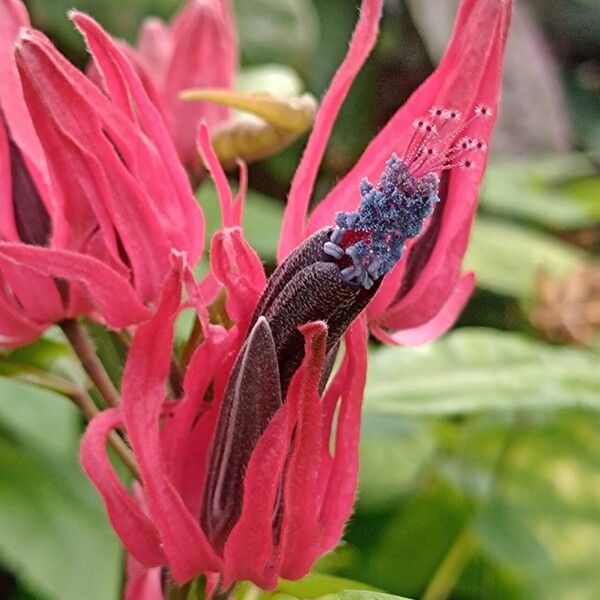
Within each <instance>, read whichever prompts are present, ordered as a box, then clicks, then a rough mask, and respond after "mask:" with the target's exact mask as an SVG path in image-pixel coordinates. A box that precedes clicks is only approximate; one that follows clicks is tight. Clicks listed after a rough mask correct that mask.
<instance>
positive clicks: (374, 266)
mask: <svg viewBox="0 0 600 600" xmlns="http://www.w3.org/2000/svg"><path fill="white" fill-rule="evenodd" d="M438 188H439V178H438V176H437V175H436V174H435V173H428V174H427V175H424V176H423V177H415V176H414V175H413V174H412V173H411V172H410V170H409V168H408V166H407V165H406V163H405V162H404V161H403V160H402V159H400V158H398V156H397V155H396V154H392V156H391V157H390V159H389V160H388V161H387V163H386V166H385V170H384V171H383V173H382V174H381V176H380V178H379V182H378V184H377V186H374V185H373V184H372V183H371V182H370V181H369V180H368V179H367V178H365V179H363V180H362V181H361V183H360V196H361V200H360V205H359V207H358V209H357V210H356V211H353V212H339V213H337V215H336V219H335V222H336V225H337V227H336V228H335V229H334V231H333V233H332V234H331V241H330V242H327V243H326V244H325V246H327V248H324V249H325V252H326V253H327V254H329V255H330V256H333V257H334V258H338V256H337V254H339V252H338V251H337V249H338V248H339V249H340V250H341V249H342V248H341V247H340V246H339V244H340V243H341V242H342V240H343V238H344V236H345V234H346V233H347V232H355V233H358V234H359V236H360V239H359V241H357V242H355V243H354V244H352V245H351V246H348V247H347V248H346V249H345V253H346V255H347V256H349V257H350V258H351V259H352V263H353V264H352V266H351V267H348V268H345V269H343V270H342V278H343V279H344V280H345V281H352V282H353V283H358V284H360V285H362V286H363V287H365V288H366V289H369V288H370V287H372V286H373V283H374V281H375V280H377V279H379V277H382V276H383V275H385V274H386V273H388V272H389V271H391V269H392V268H393V267H394V265H395V264H396V263H397V262H398V261H399V260H400V258H401V257H402V253H403V251H404V248H405V244H406V241H407V240H408V239H410V238H413V237H415V236H417V235H418V234H419V233H420V232H421V230H422V229H423V223H424V221H425V219H426V218H427V217H428V216H429V215H431V213H432V212H433V209H434V207H435V204H436V203H437V202H438V201H439V196H438ZM329 244H330V245H329ZM334 252H335V255H334Z"/></svg>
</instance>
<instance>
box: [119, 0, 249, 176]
mask: <svg viewBox="0 0 600 600" xmlns="http://www.w3.org/2000/svg"><path fill="white" fill-rule="evenodd" d="M128 55H129V56H130V58H131V59H132V61H133V63H134V65H135V66H136V69H137V70H138V73H139V75H140V77H141V80H142V82H143V83H144V86H145V87H146V90H147V91H148V94H149V95H150V97H151V98H152V99H153V100H154V101H155V103H156V105H157V106H158V107H159V109H160V110H161V112H162V114H163V115H164V118H165V120H166V122H167V124H168V126H169V128H170V131H171V133H172V136H173V140H174V141H175V146H176V147H177V151H178V152H179V156H180V158H181V161H182V162H183V164H184V166H185V167H186V168H188V169H192V170H195V169H196V168H197V167H198V166H199V157H198V151H197V148H196V128H197V126H198V123H200V121H201V120H202V119H204V120H205V121H206V122H207V123H208V124H209V125H211V126H212V125H216V124H218V123H221V122H223V121H225V120H227V118H228V117H229V109H228V108H227V107H225V106H222V105H219V104H214V103H209V102H185V101H182V100H180V98H179V94H180V93H181V92H182V91H183V90H186V89H191V88H225V89H227V88H231V87H232V85H233V78H234V75H235V72H236V69H237V63H238V48H237V39H236V33H235V23H234V19H233V12H232V10H231V6H230V4H229V0H188V1H187V2H186V3H185V5H184V6H183V7H182V8H181V9H180V10H179V11H178V12H177V13H176V14H175V16H174V17H173V19H172V20H171V22H170V23H169V24H166V23H164V22H163V21H161V20H160V19H158V18H156V17H151V18H148V19H147V20H146V21H145V22H144V23H143V25H142V27H141V29H140V33H139V38H138V44H137V49H136V50H133V49H128Z"/></svg>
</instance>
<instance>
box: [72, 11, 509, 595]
mask: <svg viewBox="0 0 600 600" xmlns="http://www.w3.org/2000/svg"><path fill="white" fill-rule="evenodd" d="M381 8H382V0H364V1H363V3H362V9H361V15H360V19H359V23H358V25H357V28H356V31H355V32H354V35H353V38H352V41H351V44H350V49H349V52H348V55H347V57H346V59H345V61H344V63H343V64H342V66H341V67H340V69H339V71H338V73H337V74H336V76H335V78H334V80H333V82H332V85H331V87H330V89H329V91H328V93H327V94H326V96H325V98H324V100H323V105H322V108H321V111H320V113H319V116H318V118H317V122H316V126H315V129H314V131H313V133H312V135H311V138H310V140H309V143H308V146H307V149H306V151H305V154H304V157H303V160H302V163H301V165H300V167H299V169H298V172H297V174H296V177H295V179H294V183H293V185H292V189H291V192H290V201H289V206H288V209H287V212H286V217H285V221H284V225H283V232H282V237H281V242H280V257H281V259H282V263H281V264H280V266H279V267H278V269H277V270H276V271H275V273H274V274H273V275H272V276H271V278H270V279H269V281H268V282H267V281H266V279H265V275H264V271H263V268H262V265H261V262H260V260H259V258H258V256H257V255H256V254H255V253H254V251H253V250H252V249H251V248H250V247H249V245H248V244H247V243H246V241H245V240H244V237H243V231H242V230H241V228H240V227H239V224H240V220H241V209H242V201H243V187H244V185H242V186H241V188H242V191H241V192H240V194H239V196H238V198H236V199H234V198H233V196H232V194H231V190H230V189H229V187H228V184H227V180H226V178H225V175H224V173H223V171H222V169H221V167H220V165H219V163H218V160H217V159H216V156H215V155H214V152H213V150H212V148H211V146H210V142H209V136H208V129H207V127H206V126H202V127H201V129H200V134H199V146H200V151H201V154H202V158H203V163H204V164H205V165H206V166H207V168H208V170H209V171H210V172H211V174H212V177H213V179H214V181H215V184H216V187H217V191H218V194H219V198H220V201H221V209H222V221H223V224H224V228H223V229H221V230H220V231H219V232H217V233H216V234H215V236H214V238H213V240H212V244H211V267H212V269H211V274H210V275H209V277H208V278H207V279H206V280H205V281H204V282H203V283H202V284H201V285H200V286H196V285H195V284H194V283H193V281H192V279H191V275H190V273H189V271H188V270H187V269H186V268H185V266H184V265H183V264H179V266H178V267H177V268H175V270H174V271H173V273H172V274H171V276H170V278H169V280H168V282H167V284H166V285H165V287H164V289H163V295H162V300H161V302H160V305H159V307H158V309H157V312H156V313H155V314H154V316H153V317H152V318H151V319H150V320H149V321H147V322H146V323H144V324H142V325H140V326H139V328H138V330H137V332H136V335H135V337H134V341H133V345H132V348H131V351H130V355H129V357H128V361H127V366H126V369H125V373H124V378H123V390H122V398H123V405H122V408H119V409H112V410H110V411H106V412H105V413H103V414H101V415H100V416H99V417H97V418H95V419H94V420H93V421H92V422H91V424H90V426H89V428H88V430H87V432H86V434H85V436H84V440H83V444H82V454H81V455H82V462H83V465H84V468H85V470H86V472H87V473H88V475H89V476H90V478H91V479H92V481H93V482H94V484H95V485H96V487H97V488H98V490H99V491H100V493H101V494H102V495H103V497H104V500H105V502H106V506H107V509H108V513H109V516H110V518H111V521H112V523H113V526H114V528H115V530H116V531H117V533H118V534H119V536H120V537H121V539H122V540H123V542H124V544H125V546H126V547H127V549H128V550H129V552H130V554H131V556H130V559H129V563H128V573H129V585H128V593H129V597H130V598H134V597H135V598H148V599H150V598H160V597H161V595H162V593H163V592H162V591H161V589H160V586H159V581H160V577H159V570H160V568H163V567H166V568H168V569H169V570H170V572H171V574H172V576H173V578H174V580H175V581H176V582H178V583H182V582H185V581H187V580H189V579H191V578H193V577H195V576H197V575H200V574H207V575H208V578H209V581H210V582H211V585H213V584H215V581H217V582H218V584H219V585H220V586H221V588H222V590H225V589H227V588H228V587H229V586H230V585H232V584H233V583H234V582H235V581H237V580H241V579H250V580H252V581H253V582H255V583H256V584H257V585H259V586H261V587H263V588H266V589H273V588H274V587H275V586H276V583H277V578H278V577H279V576H281V577H286V578H292V579H295V578H299V577H301V576H303V575H304V574H306V573H307V572H308V571H309V569H310V567H311V565H312V564H313V563H314V561H315V560H316V559H317V558H318V557H319V556H320V555H322V554H323V553H324V552H326V551H328V550H330V549H331V548H333V547H334V546H335V545H336V544H337V543H338V541H339V539H340V537H341V535H342V531H343V527H344V523H345V522H346V520H347V518H348V516H349V515H350V512H351V510H352V505H353V502H354V495H355V489H356V482H357V467H358V441H359V430H360V407H361V401H362V395H363V390H364V384H365V373H366V356H367V353H366V350H367V346H366V317H367V316H368V317H370V319H371V325H372V327H373V329H374V331H375V332H376V333H377V335H379V336H380V337H382V338H385V339H390V340H392V341H396V342H398V341H404V342H406V341H409V342H415V341H421V340H424V339H428V338H431V337H434V336H435V335H438V334H439V333H441V331H443V330H445V329H446V328H447V327H449V326H450V324H451V323H452V322H453V320H454V318H455V316H456V313H457V311H458V309H459V308H460V306H462V304H464V301H465V299H466V297H467V296H468V294H469V292H470V290H471V287H472V275H467V276H463V277H462V278H461V277H460V274H459V270H460V262H461V260H462V255H463V252H464V248H465V245H466V241H467V238H468V233H469V228H470V225H471V221H472V218H473V212H474V206H475V198H476V193H477V189H478V185H479V181H480V179H481V176H482V173H483V166H484V165H483V162H482V163H481V164H480V165H478V166H477V167H476V168H471V167H472V164H473V160H472V159H471V158H469V156H470V154H469V153H470V152H471V151H475V150H477V149H479V150H482V149H483V146H484V144H485V143H487V141H488V139H489V136H490V133H491V126H492V122H493V119H489V118H488V119H485V118H484V117H486V116H489V113H490V111H492V112H495V109H496V107H497V101H498V95H499V86H500V69H501V61H502V53H503V50H504V44H505V41H506V32H507V27H508V21H509V17H510V10H511V2H510V0H483V1H482V0H478V1H475V0H463V3H462V6H461V11H460V14H459V17H458V20H457V24H456V29H455V33H454V36H453V38H452V42H451V44H450V47H449V49H448V51H447V53H446V56H445V58H444V59H443V61H442V63H441V65H440V67H439V69H438V70H437V71H436V73H435V74H434V75H433V76H432V77H431V78H430V79H429V80H428V81H427V82H425V84H423V86H422V87H421V88H420V89H419V90H418V91H417V92H416V94H415V95H414V96H413V98H412V99H411V100H410V101H409V102H408V103H407V105H406V106H405V107H404V108H403V109H401V110H400V111H399V112H398V113H397V114H396V116H395V117H394V118H393V119H392V120H391V121H390V123H389V124H388V125H387V126H386V128H385V129H384V130H383V132H382V133H381V134H380V135H379V136H378V137H377V138H376V139H375V140H374V141H373V143H372V144H371V145H370V146H369V148H368V149H367V150H366V152H365V154H364V156H363V157H362V158H361V159H360V161H359V163H358V165H357V166H356V167H355V168H354V169H353V170H352V171H351V173H350V174H349V175H348V176H347V177H346V178H345V179H344V180H342V182H340V184H339V185H338V186H337V187H336V188H335V189H334V190H333V191H332V192H331V193H330V194H329V195H328V196H327V198H326V199H325V200H324V201H323V202H322V204H320V205H318V207H317V209H316V210H315V211H314V212H313V213H312V214H311V215H310V218H309V219H308V221H307V220H306V211H307V206H308V202H309V199H310V196H311V193H312V188H313V183H314V180H315V177H316V174H317V169H318V165H319V162H320V160H321V158H322V154H323V152H324V148H325V144H326V141H327V138H328V136H329V132H330V130H331V127H332V125H333V120H334V118H335V115H336V114H337V111H338V109H339V107H340V105H341V103H342V101H343V99H344V97H345V95H346V93H347V91H348V89H349V87H350V85H351V83H352V80H353V78H354V77H355V75H356V74H357V72H358V71H359V69H360V67H361V65H362V64H363V62H364V60H365V59H366V57H367V55H368V54H369V52H370V50H371V49H372V47H373V44H374V42H375V39H376V34H377V29H378V22H379V17H380V14H381ZM434 103H436V104H440V105H442V107H443V108H442V109H440V114H439V115H438V114H437V112H438V111H437V110H435V109H434V110H433V114H432V115H431V119H432V120H433V121H432V123H433V125H434V126H435V128H437V130H439V131H442V129H443V131H444V134H443V135H439V136H437V137H436V138H435V140H434V141H432V140H433V138H432V137H431V136H430V133H431V131H430V129H432V128H430V127H429V125H424V126H423V127H421V125H420V121H417V130H416V133H413V131H414V130H413V129H412V127H411V123H412V121H413V120H414V118H415V116H420V115H421V114H422V113H424V112H427V110H429V109H430V108H431V105H432V104H434ZM479 103H485V105H482V106H480V107H479ZM476 106H477V107H479V108H477V112H478V113H480V114H479V115H477V117H478V118H477V119H474V120H471V121H469V122H468V123H466V125H465V120H464V119H462V117H461V115H463V114H467V113H469V112H471V111H473V110H475V107H476ZM479 117H481V118H479ZM436 119H437V120H436ZM451 120H454V121H455V122H454V123H453V122H451ZM442 121H443V122H444V123H445V124H442ZM446 121H447V123H446ZM428 127H429V129H428ZM415 136H416V137H415ZM465 136H470V137H465ZM474 136H477V137H474ZM411 139H412V142H410V141H409V140H411ZM462 146H464V148H462ZM429 150H432V152H429ZM394 154H398V155H400V156H402V157H403V158H402V159H400V158H398V156H394ZM390 156H391V158H390ZM432 157H433V158H432ZM385 161H387V163H386V165H385V170H384V163H385ZM455 163H456V165H457V166H462V167H465V168H464V169H463V170H459V169H458V168H456V169H455V168H454V166H455ZM382 170H383V174H382V175H381V177H380V178H379V181H378V182H376V183H374V184H370V183H368V182H363V183H361V184H360V185H359V178H360V177H362V176H364V175H368V176H370V178H371V180H372V181H375V177H373V175H374V174H375V175H378V174H379V173H381V172H382ZM438 173H442V178H441V183H440V178H439V177H438ZM243 174H244V172H243ZM242 180H243V182H245V178H242ZM359 202H360V206H359V208H358V210H356V211H354V209H355V208H356V206H357V205H358V204H359ZM436 205H438V206H437V208H436V209H435V212H433V216H431V217H429V215H431V212H432V211H433V210H434V208H435V206H436ZM440 205H441V206H440ZM335 210H343V211H345V212H343V213H340V214H338V215H337V216H335V215H334V211H335ZM388 210H389V212H386V211H388ZM348 211H353V212H348ZM392 214H393V215H394V219H395V220H394V219H392V222H391V225H392V226H398V227H400V226H402V227H405V228H406V231H403V232H400V233H402V236H400V238H398V239H396V238H394V236H393V233H394V232H393V231H392V232H391V233H390V231H389V230H388V226H389V225H390V223H388V221H389V220H390V218H391V217H390V215H392ZM334 219H335V222H336V227H333V222H334ZM425 221H427V223H426V227H425V229H424V233H422V235H421V236H420V237H418V235H419V233H420V231H421V229H422V228H423V225H424V222H425ZM307 236H308V237H307ZM378 236H379V237H382V239H383V242H385V243H383V242H382V241H381V239H379V237H378ZM415 240H416V241H415ZM392 241H394V244H395V246H394V244H392ZM388 242H389V244H388V246H389V247H388V246H386V245H385V244H386V243H388ZM361 244H362V245H361ZM382 244H383V245H382ZM405 245H406V247H407V248H408V250H407V252H408V255H407V257H406V259H405V260H403V261H400V262H399V263H398V266H394V264H395V263H396V262H397V261H398V260H399V258H400V256H401V253H402V250H403V249H404V247H405ZM392 246H394V247H392ZM382 248H383V249H384V250H385V252H387V253H388V254H389V256H383V255H382ZM385 252H384V253H383V254H385ZM394 253H395V254H394ZM392 255H393V256H394V260H388V259H389V258H390V256H392ZM442 256H443V260H442ZM283 259H285V260H283ZM386 260H387V263H386V262H385V261H386ZM384 267H385V269H384ZM182 281H183V283H182ZM182 287H184V288H185V290H186V291H187V295H188V299H187V301H186V304H185V306H189V305H191V306H193V307H194V308H195V309H196V311H197V314H198V318H199V321H200V323H201V326H202V342H201V343H200V345H199V346H198V347H197V349H196V350H195V353H194V354H193V356H192V358H191V360H190V362H189V365H188V367H187V370H186V375H185V381H184V393H183V397H182V398H180V399H177V400H178V401H174V399H169V398H168V393H167V386H166V380H167V377H168V373H169V363H170V357H171V352H172V347H173V335H174V334H173V330H174V322H175V319H176V316H177V314H178V312H179V310H180V309H181V303H180V298H181V292H182ZM222 288H224V289H225V290H226V292H227V294H226V312H227V317H228V318H229V320H231V321H232V322H233V326H232V327H231V328H230V329H226V328H224V327H222V326H220V325H215V324H212V323H211V322H210V321H209V318H208V304H209V303H210V302H211V301H212V300H213V299H214V297H215V295H216V292H217V291H218V290H219V289H222ZM367 305H369V306H368V308H367V310H366V311H365V313H363V314H361V312H362V311H363V309H364V308H365V307H366V306H367ZM387 329H395V330H399V331H400V332H401V333H394V334H389V333H388V332H387ZM340 348H341V350H340ZM338 352H341V354H342V356H341V361H340V362H339V363H338V364H339V366H338V367H337V369H336V370H335V371H334V364H335V358H336V354H337V353H338ZM332 372H333V374H332ZM117 427H122V428H123V429H124V430H125V431H126V432H127V435H128V438H129V439H130V441H131V446H132V449H133V451H134V453H135V455H136V457H137V460H138V463H139V468H140V473H141V484H142V487H141V488H137V490H136V496H135V497H133V496H131V495H130V494H129V493H128V492H127V490H126V489H125V488H124V486H123V485H122V484H121V483H120V482H119V480H118V478H117V476H116V474H115V472H114V471H113V469H112V467H111V465H110V462H109V461H108V458H107V456H106V453H105V452H104V445H105V442H106V438H107V435H108V434H109V432H110V431H111V430H112V429H114V428H117ZM333 431H335V438H334V439H333V440H332V439H331V438H332V432H333Z"/></svg>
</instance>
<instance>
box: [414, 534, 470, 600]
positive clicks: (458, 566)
mask: <svg viewBox="0 0 600 600" xmlns="http://www.w3.org/2000/svg"><path fill="white" fill-rule="evenodd" d="M476 545H477V544H476V542H475V539H474V537H473V535H472V534H471V532H470V531H469V529H468V527H465V528H464V529H463V530H462V531H461V533H460V534H459V535H458V537H457V538H456V539H455V540H454V543H453V544H452V546H450V550H448V552H447V553H446V556H445V557H444V560H442V562H441V564H440V566H439V567H438V568H437V571H436V572H435V573H434V575H433V577H432V578H431V581H430V582H429V585H428V586H427V589H426V590H425V592H424V594H423V596H422V597H421V600H446V598H448V596H450V594H451V593H452V590H453V589H454V586H455V585H456V583H457V581H458V579H459V578H460V576H461V573H462V572H463V569H464V568H465V567H466V565H467V563H468V562H469V560H470V559H471V557H472V556H473V552H474V551H475V548H476Z"/></svg>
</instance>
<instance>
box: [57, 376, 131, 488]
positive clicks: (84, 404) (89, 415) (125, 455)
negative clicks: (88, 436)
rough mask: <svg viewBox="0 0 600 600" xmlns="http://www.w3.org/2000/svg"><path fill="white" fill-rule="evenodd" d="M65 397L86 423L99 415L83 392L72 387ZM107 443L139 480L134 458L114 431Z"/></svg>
mask: <svg viewBox="0 0 600 600" xmlns="http://www.w3.org/2000/svg"><path fill="white" fill-rule="evenodd" d="M65 395H66V396H67V397H68V398H69V399H70V400H71V401H72V402H73V404H75V406H77V408H79V410H80V411H81V412H82V413H83V415H84V416H85V418H86V419H87V420H88V421H91V420H92V419H93V418H94V417H95V416H96V415H97V414H99V413H100V411H99V410H98V407H97V406H96V405H95V404H94V401H93V400H92V399H91V398H90V396H89V394H88V393H87V392H86V391H85V390H83V389H81V388H79V387H77V386H73V389H71V390H69V391H68V392H67V393H65ZM108 443H109V444H110V445H111V446H112V449H113V450H114V451H115V453H116V454H117V456H118V457H119V458H120V459H121V462H122V463H123V464H124V465H125V466H126V467H127V469H128V470H129V472H130V473H131V474H132V475H133V477H135V478H136V479H138V480H139V479H140V473H139V470H138V466H137V463H136V461H135V457H134V456H133V453H132V452H131V450H130V449H129V446H128V445H127V444H126V443H125V441H124V440H123V438H121V437H120V436H119V434H118V433H117V432H116V431H111V432H110V434H109V436H108Z"/></svg>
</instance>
